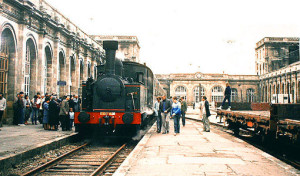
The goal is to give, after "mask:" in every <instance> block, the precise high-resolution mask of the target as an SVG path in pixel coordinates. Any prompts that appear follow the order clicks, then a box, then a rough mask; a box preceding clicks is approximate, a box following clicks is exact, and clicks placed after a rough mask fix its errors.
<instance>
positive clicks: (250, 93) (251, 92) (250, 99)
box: [247, 86, 271, 102]
mask: <svg viewBox="0 0 300 176" xmlns="http://www.w3.org/2000/svg"><path fill="white" fill-rule="evenodd" d="M270 89H271V86H270ZM254 93H255V91H254V89H252V88H250V89H247V102H254V101H255V97H254Z"/></svg>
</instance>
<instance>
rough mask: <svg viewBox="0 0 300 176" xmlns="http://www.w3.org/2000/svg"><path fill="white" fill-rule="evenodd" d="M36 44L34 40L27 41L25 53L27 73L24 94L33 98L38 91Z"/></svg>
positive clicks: (25, 74)
mask: <svg viewBox="0 0 300 176" xmlns="http://www.w3.org/2000/svg"><path fill="white" fill-rule="evenodd" d="M36 56H37V53H36V44H35V41H34V40H33V38H29V39H28V40H27V41H26V53H25V73H24V93H25V95H28V96H29V97H31V98H32V97H33V96H34V95H35V94H36V92H37V90H36V87H37V64H36V62H37V59H36Z"/></svg>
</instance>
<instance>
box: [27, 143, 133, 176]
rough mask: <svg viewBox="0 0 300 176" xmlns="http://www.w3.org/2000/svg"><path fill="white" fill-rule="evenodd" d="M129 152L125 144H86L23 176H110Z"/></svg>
mask: <svg viewBox="0 0 300 176" xmlns="http://www.w3.org/2000/svg"><path fill="white" fill-rule="evenodd" d="M130 151H131V150H127V149H126V144H124V145H122V146H121V147H120V146H114V147H111V146H110V147H104V146H96V145H91V144H90V143H86V144H84V145H82V146H79V147H77V148H76V149H74V150H72V151H70V152H68V153H66V154H64V155H62V156H60V157H58V158H56V159H54V160H52V161H50V162H48V163H45V164H44V165H41V166H40V167H38V168H35V169H34V170H31V171H29V172H27V173H25V174H23V176H29V175H41V176H49V175H55V176H60V175H84V176H85V175H88V176H94V175H112V174H113V173H114V172H115V171H116V170H117V168H118V167H119V166H120V165H121V163H122V162H123V160H125V159H126V157H127V155H128V154H129V153H130Z"/></svg>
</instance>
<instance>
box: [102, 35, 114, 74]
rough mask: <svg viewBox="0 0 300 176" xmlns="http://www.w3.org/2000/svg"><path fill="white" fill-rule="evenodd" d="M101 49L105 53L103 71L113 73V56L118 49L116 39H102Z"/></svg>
mask: <svg viewBox="0 0 300 176" xmlns="http://www.w3.org/2000/svg"><path fill="white" fill-rule="evenodd" d="M103 49H105V53H106V64H105V72H106V73H107V74H111V75H114V74H115V58H116V50H117V49H118V41H103Z"/></svg>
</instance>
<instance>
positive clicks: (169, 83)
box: [156, 72, 259, 105]
mask: <svg viewBox="0 0 300 176" xmlns="http://www.w3.org/2000/svg"><path fill="white" fill-rule="evenodd" d="M156 77H157V79H158V80H159V81H160V82H161V84H162V85H163V86H164V89H165V90H166V91H167V92H168V97H170V96H180V97H182V96H183V97H185V98H186V100H187V103H188V104H189V105H191V104H192V103H193V102H195V103H199V97H200V96H199V87H201V96H204V95H205V96H206V97H207V99H208V101H210V102H212V101H214V102H221V101H223V97H224V91H225V88H226V83H227V82H228V83H229V84H230V86H231V88H232V94H231V100H232V102H253V101H256V100H257V98H258V97H257V96H258V94H259V93H258V91H259V76H257V75H228V74H204V73H200V72H198V73H190V74H169V75H167V74H164V75H162V74H157V75H156Z"/></svg>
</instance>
